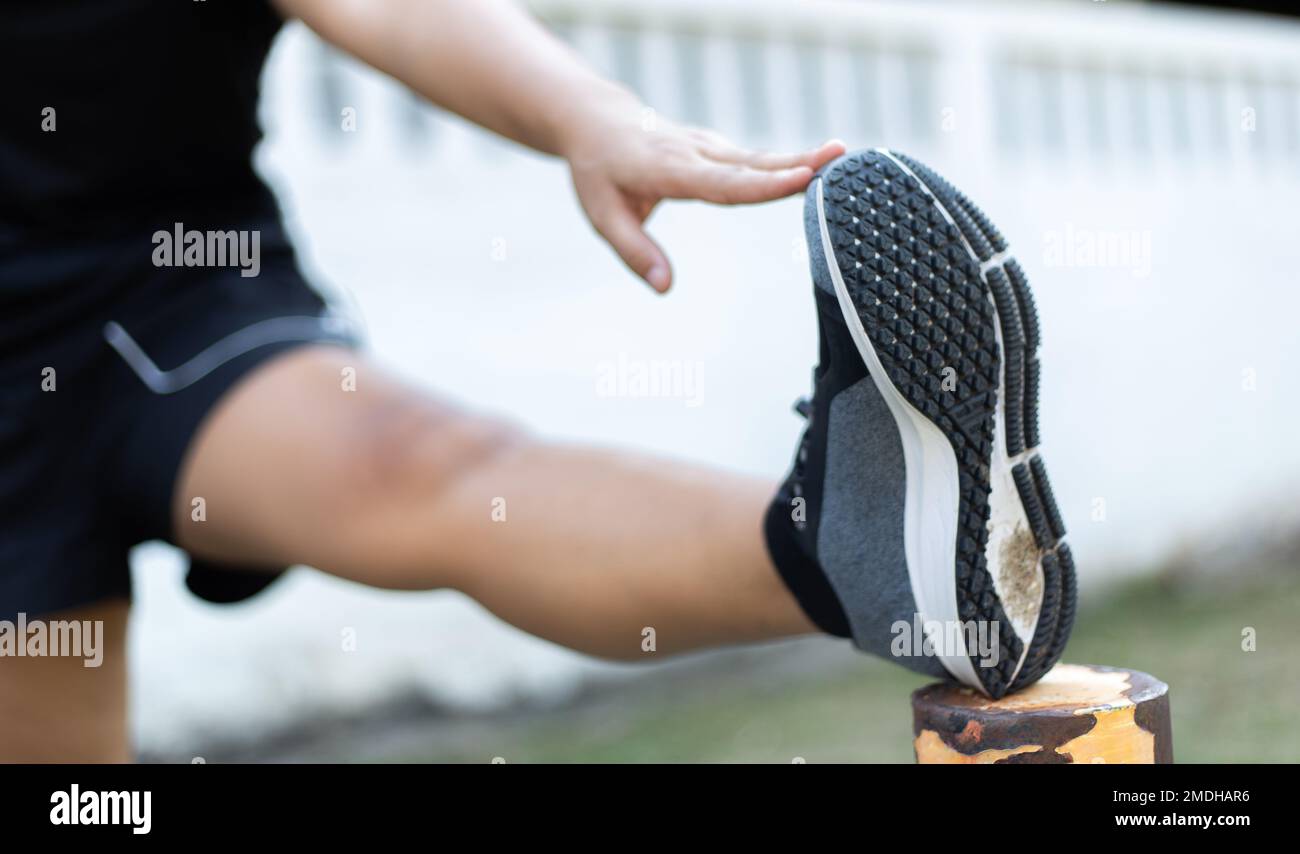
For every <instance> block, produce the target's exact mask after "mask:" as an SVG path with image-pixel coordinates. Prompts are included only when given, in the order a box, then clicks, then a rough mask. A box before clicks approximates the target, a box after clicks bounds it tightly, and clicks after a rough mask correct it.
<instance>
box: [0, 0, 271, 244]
mask: <svg viewBox="0 0 1300 854" xmlns="http://www.w3.org/2000/svg"><path fill="white" fill-rule="evenodd" d="M280 25H281V19H280V18H279V16H278V15H277V13H276V12H275V10H274V9H272V8H271V5H270V3H269V2H266V0H203V2H195V0H5V2H4V3H3V4H0V91H2V92H3V94H2V95H0V103H2V104H3V109H0V239H3V237H4V235H6V234H7V235H8V236H9V238H10V240H12V239H13V237H14V235H15V234H29V235H30V234H32V233H33V232H34V233H36V234H39V235H42V236H47V235H49V234H50V233H63V232H74V233H77V232H83V231H85V230H87V229H91V228H97V227H101V226H109V225H111V224H113V223H117V222H121V221H122V220H123V219H130V218H132V217H133V216H135V215H137V214H140V213H148V214H158V213H160V212H163V211H169V210H172V209H176V210H178V211H179V210H184V209H186V208H188V207H192V206H193V205H195V204H196V203H201V202H203V201H205V200H209V199H211V200H214V201H217V202H219V203H220V202H222V201H223V200H224V201H225V202H229V201H230V200H232V199H236V198H238V197H240V196H244V195H247V196H249V197H255V198H258V199H261V200H267V199H269V196H268V195H267V193H266V190H265V188H264V187H263V186H262V184H261V182H260V181H259V179H258V178H257V176H256V175H255V174H254V172H253V167H252V160H251V155H252V151H253V148H254V146H255V145H256V144H257V142H258V140H259V138H260V136H261V134H260V130H259V128H258V123H257V97H258V80H259V77H260V75H261V70H262V64H263V62H264V60H265V59H266V54H267V52H268V50H269V49H270V46H271V41H272V39H273V38H274V36H275V34H276V32H277V30H278V29H279V28H280ZM51 111H52V112H51ZM51 127H52V128H53V129H52V130H51V129H47V128H51Z"/></svg>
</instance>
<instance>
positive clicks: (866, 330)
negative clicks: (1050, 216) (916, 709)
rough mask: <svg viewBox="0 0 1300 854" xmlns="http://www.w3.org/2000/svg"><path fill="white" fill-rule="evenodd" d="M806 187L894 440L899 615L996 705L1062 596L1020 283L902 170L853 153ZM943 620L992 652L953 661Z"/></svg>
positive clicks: (1064, 583) (1019, 675) (1055, 655)
mask: <svg viewBox="0 0 1300 854" xmlns="http://www.w3.org/2000/svg"><path fill="white" fill-rule="evenodd" d="M816 180H817V181H818V182H819V183H818V186H817V206H818V219H819V223H820V227H821V239H822V249H823V253H824V256H825V258H826V259H827V267H828V271H829V272H830V274H831V279H832V281H833V282H834V285H835V291H836V295H837V297H838V299H839V303H840V308H841V310H842V311H843V313H844V319H845V322H846V323H847V324H848V326H849V330H850V332H851V333H852V336H853V339H854V341H855V342H856V343H857V346H858V350H859V351H860V353H861V354H862V358H863V360H864V362H865V363H866V365H867V370H868V372H869V373H870V375H871V377H872V379H873V380H874V381H875V384H876V387H877V388H878V389H879V390H880V393H881V396H882V397H883V398H884V400H885V402H886V404H887V405H888V406H889V409H890V412H891V413H892V414H893V415H894V420H895V422H896V423H897V424H898V428H899V434H900V436H901V438H902V442H903V456H904V460H905V463H906V469H907V504H906V510H905V516H904V544H905V552H906V556H907V563H908V575H909V578H910V580H911V586H912V594H913V598H914V599H915V600H916V603H917V611H918V613H919V614H920V615H921V617H922V620H923V624H928V623H931V621H937V625H938V626H942V627H944V630H945V632H946V636H945V637H946V641H947V642H946V643H938V644H937V645H936V651H937V653H938V656H939V658H940V660H941V661H942V662H943V665H944V667H945V668H946V669H947V670H948V672H949V673H951V674H952V676H953V677H954V678H956V679H958V680H959V681H961V682H964V683H966V684H968V685H971V686H973V687H976V688H979V689H980V690H982V691H984V692H985V693H987V694H989V695H990V696H992V697H994V698H998V697H1001V696H1003V695H1005V694H1006V693H1007V692H1008V691H1013V690H1016V689H1019V688H1023V687H1025V686H1026V685H1029V684H1032V683H1033V682H1035V681H1037V680H1038V679H1039V678H1040V677H1042V675H1043V674H1044V673H1046V672H1047V671H1048V670H1050V669H1051V668H1052V666H1053V665H1054V664H1055V663H1056V662H1057V661H1058V660H1059V659H1060V656H1061V653H1062V652H1063V650H1064V647H1065V642H1066V640H1067V638H1068V637H1069V633H1070V628H1071V625H1072V623H1073V621H1074V610H1075V601H1076V597H1075V588H1076V585H1075V572H1074V562H1073V559H1072V557H1071V555H1070V550H1069V547H1068V546H1067V545H1066V544H1065V543H1064V542H1063V540H1062V538H1063V537H1064V535H1065V526H1064V524H1063V522H1062V520H1061V514H1060V511H1059V510H1058V508H1057V506H1056V502H1055V499H1054V498H1053V496H1052V490H1051V485H1050V484H1049V482H1048V479H1047V471H1046V468H1045V467H1044V465H1043V460H1042V457H1041V456H1040V455H1039V453H1038V444H1039V436H1038V383H1039V364H1038V357H1037V352H1038V346H1039V339H1040V335H1039V328H1038V318H1037V314H1036V311H1035V309H1034V303H1033V297H1032V295H1031V294H1030V292H1029V286H1028V282H1027V281H1026V280H1025V276H1024V272H1023V271H1022V270H1021V269H1020V265H1019V264H1018V263H1016V261H1015V260H1014V259H1012V258H1011V257H1010V255H1009V253H1008V251H1007V244H1006V241H1005V240H1003V238H1002V235H1001V234H999V233H998V231H997V229H996V228H994V227H993V225H992V223H991V222H989V220H988V218H987V217H985V216H984V214H983V213H982V212H981V211H980V210H979V209H978V208H977V207H975V205H974V204H972V203H971V202H970V200H969V199H967V198H966V197H965V196H963V195H962V194H961V193H959V192H957V191H956V190H955V189H954V188H953V187H952V186H951V185H950V184H948V182H946V181H944V180H943V179H942V178H941V177H939V176H938V175H937V174H935V173H934V172H933V171H931V170H930V169H928V168H927V167H925V166H924V165H922V164H921V163H918V162H916V161H915V160H912V159H911V158H908V157H906V156H904V155H901V154H897V153H895V152H891V151H888V150H885V149H876V150H871V151H862V152H856V153H853V154H849V155H845V156H844V157H841V158H840V159H839V160H837V161H835V162H834V163H833V164H831V165H830V166H829V167H828V168H827V169H826V170H825V172H824V173H823V174H822V175H821V176H819V177H818V178H817V179H816ZM959 625H960V626H963V627H970V626H972V625H973V626H975V627H977V628H980V627H982V628H984V629H985V630H989V631H990V633H989V634H986V635H977V637H981V638H991V637H992V635H991V629H992V628H993V627H996V629H997V636H996V637H997V643H998V646H997V650H996V655H993V654H992V650H990V649H988V648H987V647H986V648H985V649H984V651H983V652H981V651H980V649H979V648H976V649H969V648H968V647H967V644H966V643H965V640H966V636H965V635H963V634H962V633H961V632H959V631H953V630H952V627H955V626H959ZM1008 626H1010V627H1011V629H1012V630H1011V631H1006V627H1008Z"/></svg>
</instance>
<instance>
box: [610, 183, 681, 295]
mask: <svg viewBox="0 0 1300 854" xmlns="http://www.w3.org/2000/svg"><path fill="white" fill-rule="evenodd" d="M592 224H593V225H594V226H595V227H596V231H597V232H598V233H599V234H600V236H601V237H603V238H605V240H606V241H608V242H609V245H610V246H612V247H613V248H614V251H615V252H617V253H618V257H620V258H622V259H623V263H624V264H626V265H627V266H628V268H629V269H630V270H631V271H632V272H634V273H636V274H637V275H638V276H640V277H641V278H643V279H645V280H646V282H647V283H648V284H649V285H650V287H652V288H654V289H655V290H656V291H658V292H659V293H661V294H662V293H665V292H666V291H667V290H668V288H669V286H670V285H671V284H672V279H673V273H672V268H671V267H670V266H669V265H668V257H667V256H666V255H664V251H663V250H662V249H661V248H659V244H657V243H655V242H654V240H652V239H651V238H650V235H648V234H646V233H645V228H644V226H643V224H642V221H641V219H640V218H639V217H637V215H636V214H635V213H633V212H632V211H631V210H630V209H628V208H627V207H626V206H625V205H623V204H615V205H610V206H609V207H607V208H605V209H604V211H603V212H602V214H601V215H600V216H598V217H592Z"/></svg>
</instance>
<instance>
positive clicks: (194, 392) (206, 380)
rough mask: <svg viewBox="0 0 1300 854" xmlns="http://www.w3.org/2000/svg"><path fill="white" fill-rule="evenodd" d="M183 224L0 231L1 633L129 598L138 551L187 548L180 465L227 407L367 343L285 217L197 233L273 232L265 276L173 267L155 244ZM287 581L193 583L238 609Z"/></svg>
mask: <svg viewBox="0 0 1300 854" xmlns="http://www.w3.org/2000/svg"><path fill="white" fill-rule="evenodd" d="M171 219H172V217H160V218H157V219H156V220H153V221H142V222H140V223H137V224H136V225H134V226H131V227H126V226H123V227H121V228H118V229H106V230H105V231H104V232H101V233H98V234H96V235H95V236H93V237H90V236H86V235H80V236H77V237H70V236H64V237H54V236H49V235H47V236H45V237H42V238H40V239H36V238H33V237H32V236H31V235H21V236H20V235H17V234H15V233H12V232H10V233H6V232H4V231H3V230H2V229H0V619H13V618H14V616H15V615H16V614H17V613H18V612H25V613H27V614H29V615H38V614H42V613H48V612H52V611H58V610H62V609H66V608H71V607H76V606H79V605H84V604H89V603H92V602H95V601H99V600H102V599H105V598H110V597H117V596H129V595H130V590H131V579H130V572H129V568H128V561H127V555H128V551H129V549H130V548H131V547H132V546H134V545H135V544H137V543H140V542H144V541H147V540H155V539H160V540H168V541H173V542H174V538H173V530H172V506H173V496H172V492H173V489H174V488H175V485H176V480H177V475H178V472H179V469H180V465H181V462H182V459H183V457H184V456H185V453H186V450H187V448H188V447H189V445H190V441H191V439H192V438H193V437H194V435H195V432H196V430H197V429H198V427H199V425H200V423H201V422H202V421H203V419H204V417H205V416H206V415H207V414H208V413H209V412H210V411H211V410H212V409H213V407H214V405H215V404H216V403H217V401H218V400H220V398H221V396H222V395H223V394H225V392H226V391H227V390H228V389H230V388H231V386H232V385H234V384H235V383H236V382H238V381H239V380H240V378H241V377H243V376H245V375H247V374H248V373H249V372H250V371H252V370H254V369H256V368H257V366H258V365H260V364H262V363H263V362H266V361H267V360H268V359H271V358H273V357H274V356H276V355H278V354H280V353H283V352H284V351H286V350H288V349H290V348H293V347H298V346H302V345H304V344H307V343H313V342H333V343H340V344H345V345H351V344H352V343H354V336H353V334H352V330H351V328H350V327H349V325H348V324H347V323H345V322H344V321H342V320H341V319H340V318H339V317H338V316H337V315H335V314H334V313H333V312H331V311H329V310H328V309H327V307H326V305H325V302H324V301H323V300H322V298H321V297H320V296H319V295H318V294H317V293H316V291H315V290H313V289H312V288H311V287H310V286H309V285H308V284H307V283H306V282H305V281H304V279H303V277H302V275H301V273H300V272H299V270H298V266H297V263H296V260H295V257H294V253H293V250H292V247H291V246H290V244H289V242H288V240H287V238H286V236H285V233H284V230H283V228H282V226H281V224H280V220H279V214H278V212H277V211H275V210H274V209H270V208H265V207H259V208H257V209H256V210H254V211H253V212H241V213H239V214H237V215H236V214H232V213H231V212H230V211H226V212H224V213H223V214H221V215H216V214H207V215H195V214H192V215H191V216H190V217H189V218H188V219H186V220H185V221H184V223H183V224H184V228H185V229H186V230H190V229H194V230H205V229H212V230H221V231H226V230H236V231H244V232H246V233H248V234H251V233H252V232H254V231H256V232H257V234H258V235H259V239H260V260H259V266H260V269H259V271H258V274H257V275H256V276H244V275H241V268H240V267H237V266H156V264H155V261H156V260H157V258H158V256H157V255H156V253H155V249H156V246H155V244H154V243H153V242H152V240H151V235H153V234H154V233H155V229H169V228H172V223H171V222H170V220H171ZM250 242H251V241H250ZM228 260H233V259H228ZM209 261H211V259H209ZM250 269H251V268H250ZM282 571H283V567H266V568H265V569H264V571H249V570H248V569H247V568H240V569H231V568H223V567H221V566H217V565H213V564H209V563H204V562H200V561H191V566H190V571H189V574H188V576H187V583H188V585H189V587H190V589H191V590H192V591H194V592H195V593H196V594H198V595H200V596H202V597H203V598H205V599H208V600H210V601H216V602H233V601H238V600H240V599H244V598H247V597H248V596H251V595H253V594H254V593H256V592H257V591H259V590H261V589H262V588H264V587H265V586H266V585H268V584H269V583H270V582H271V581H272V580H274V578H275V577H276V576H277V575H279V573H280V572H282Z"/></svg>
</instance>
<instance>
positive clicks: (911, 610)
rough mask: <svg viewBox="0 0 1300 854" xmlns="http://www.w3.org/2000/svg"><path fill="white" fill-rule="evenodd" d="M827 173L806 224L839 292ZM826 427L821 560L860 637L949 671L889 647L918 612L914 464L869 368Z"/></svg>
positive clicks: (940, 672)
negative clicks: (908, 523) (912, 537)
mask: <svg viewBox="0 0 1300 854" xmlns="http://www.w3.org/2000/svg"><path fill="white" fill-rule="evenodd" d="M820 180H821V179H820V178H818V179H815V180H814V181H813V182H812V184H811V185H810V186H809V188H808V191H807V194H806V197H805V204H804V227H805V234H806V238H807V241H808V255H809V261H810V265H811V268H812V269H811V272H812V278H813V284H814V286H815V287H816V288H819V289H821V290H823V291H825V292H826V293H828V294H830V295H831V296H832V297H834V295H835V286H834V283H833V281H832V279H831V275H830V272H829V270H828V268H827V265H826V260H825V255H824V253H823V251H822V239H821V226H820V223H819V219H818V212H817V185H818V184H819V183H820ZM839 321H840V323H843V319H842V317H841V318H839ZM846 334H847V330H846ZM826 429H827V439H826V467H825V472H826V474H825V479H824V483H823V497H822V507H821V514H820V520H819V524H818V530H817V543H816V549H817V560H818V563H819V564H820V565H821V567H822V569H823V571H824V572H825V573H826V576H827V580H828V581H829V582H830V584H831V586H832V588H833V589H834V591H835V593H836V595H837V597H838V598H839V601H840V604H841V606H842V607H843V609H844V613H845V616H846V617H847V618H848V621H849V625H850V628H851V630H852V633H853V642H854V645H855V646H857V647H858V648H860V649H862V650H864V651H866V652H870V653H873V654H875V655H879V656H881V657H883V658H886V659H889V660H892V661H895V662H896V663H898V664H901V665H903V666H904V667H907V668H909V669H911V670H916V671H918V672H921V673H926V674H930V675H933V676H939V677H942V676H946V675H947V673H946V671H945V670H944V667H943V665H942V664H941V663H940V662H939V660H938V659H937V658H935V657H932V656H911V655H909V656H904V657H898V656H895V655H894V654H893V653H892V652H891V649H890V646H891V643H893V642H894V640H895V638H896V637H898V633H897V632H896V631H895V630H894V628H895V626H896V625H897V624H899V623H900V622H901V623H902V624H904V625H906V627H907V628H906V632H907V633H908V638H909V639H910V637H911V632H912V631H913V625H914V624H913V618H914V616H915V614H916V603H915V600H914V598H913V596H912V586H911V581H910V578H909V576H908V571H907V558H906V555H905V552H904V546H903V518H904V512H905V505H906V494H907V483H906V478H907V470H906V465H905V463H904V459H903V443H902V439H901V437H900V435H899V432H898V426H897V424H896V423H895V421H894V417H893V415H892V414H891V413H890V411H889V408H888V406H887V405H886V404H885V400H884V398H883V397H881V395H880V392H879V391H878V390H877V388H876V385H875V382H874V381H873V380H872V379H871V377H870V376H867V377H864V378H862V379H860V380H858V381H856V382H854V383H852V384H851V385H849V386H847V387H846V388H843V389H842V390H840V391H839V392H838V394H836V395H835V397H834V398H833V399H832V400H831V404H830V417H829V419H828V423H827V428H826ZM907 649H909V650H910V649H912V644H911V643H910V640H909V642H908V644H907Z"/></svg>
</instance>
